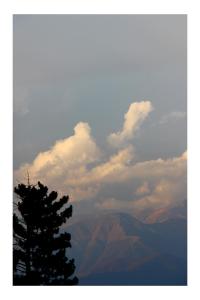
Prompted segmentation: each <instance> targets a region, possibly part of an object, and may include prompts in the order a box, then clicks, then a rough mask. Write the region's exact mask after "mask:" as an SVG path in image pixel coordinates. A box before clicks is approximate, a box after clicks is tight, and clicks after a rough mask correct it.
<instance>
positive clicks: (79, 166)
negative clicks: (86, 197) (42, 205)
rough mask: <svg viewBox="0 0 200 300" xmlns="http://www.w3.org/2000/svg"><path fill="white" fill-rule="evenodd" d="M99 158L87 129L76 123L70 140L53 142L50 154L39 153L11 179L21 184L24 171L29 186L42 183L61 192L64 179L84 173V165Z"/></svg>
mask: <svg viewBox="0 0 200 300" xmlns="http://www.w3.org/2000/svg"><path fill="white" fill-rule="evenodd" d="M100 156H101V154H100V150H99V148H98V147H97V145H96V143H95V141H94V139H93V138H92V136H91V129H90V127H89V125H88V124H87V123H83V122H80V123H78V124H77V125H76V126H75V128H74V135H73V136H71V137H68V138H66V139H63V140H59V141H57V142H56V143H55V144H54V145H53V147H52V148H51V149H50V150H48V151H45V152H41V153H39V154H38V155H37V156H36V158H35V160H34V161H33V162H32V163H31V164H24V165H22V166H21V167H20V169H19V170H17V171H16V172H15V177H16V178H17V179H18V180H24V177H25V176H26V174H27V171H28V172H29V174H30V177H31V180H32V181H33V182H35V181H37V180H42V181H45V182H46V183H48V184H51V185H54V186H57V187H58V188H59V189H61V190H63V189H64V186H65V182H66V181H67V179H69V178H71V177H76V176H77V174H78V176H80V175H81V174H82V173H85V169H86V167H87V165H88V164H90V163H94V162H96V161H98V160H99V159H100Z"/></svg>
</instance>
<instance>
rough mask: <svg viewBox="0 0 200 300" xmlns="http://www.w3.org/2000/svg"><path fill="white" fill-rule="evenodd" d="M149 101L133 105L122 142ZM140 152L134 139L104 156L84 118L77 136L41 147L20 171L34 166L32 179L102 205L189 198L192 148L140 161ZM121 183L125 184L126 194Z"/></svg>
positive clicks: (138, 205)
mask: <svg viewBox="0 0 200 300" xmlns="http://www.w3.org/2000/svg"><path fill="white" fill-rule="evenodd" d="M145 103H146V102H143V104H142V105H141V106H140V105H139V104H138V103H137V105H136V107H137V109H136V108H135V106H132V107H134V109H133V108H131V109H129V111H128V113H127V114H126V117H125V124H124V129H123V131H122V133H119V134H117V135H116V136H118V137H119V139H120V142H121V141H122V140H123V139H122V138H121V136H122V134H124V133H123V132H129V133H130V135H127V138H128V136H131V135H133V134H134V131H135V130H136V128H138V126H139V124H140V123H141V122H142V120H144V118H145V116H147V114H148V112H149V111H150V110H151V104H150V102H148V103H149V104H147V103H146V104H145ZM144 108H145V109H144ZM136 111H137V112H136ZM130 112H131V113H130ZM133 115H134V116H137V118H136V117H134V118H135V119H134V120H135V121H134V122H132V121H131V120H132V117H133ZM130 116H132V117H130ZM136 119H137V121H136ZM130 123H131V124H132V125H130ZM128 124H129V125H130V131H128ZM118 142H119V141H118ZM123 142H124V141H123ZM134 157H135V156H134V148H133V146H131V145H127V146H126V147H124V148H123V149H121V150H119V151H118V152H117V153H115V154H113V155H111V156H110V157H106V156H105V155H104V156H103V155H102V152H101V151H100V149H99V148H98V146H97V145H96V142H95V140H94V138H93V137H92V135H91V129H90V126H89V125H88V124H87V123H82V122H80V123H78V124H77V125H76V126H75V128H74V134H73V135H72V136H70V137H68V138H65V139H63V140H59V141H57V142H56V143H55V144H54V145H53V146H52V148H51V149H49V150H47V151H44V152H41V153H39V154H38V155H37V156H36V158H35V159H34V161H33V162H32V163H29V164H24V165H22V166H21V167H20V168H19V169H18V170H16V171H15V173H14V174H15V178H16V179H17V180H18V181H25V180H26V174H27V171H28V172H29V174H30V179H31V182H32V183H35V182H37V181H38V180H40V181H41V182H43V183H45V184H47V185H48V186H49V187H50V189H55V190H58V191H59V192H61V194H66V193H67V194H69V195H70V198H71V201H74V202H77V201H84V200H92V199H93V201H94V202H93V203H94V205H96V206H97V207H101V208H118V209H127V210H129V211H131V210H132V211H133V212H141V211H142V210H146V209H149V210H151V209H153V208H159V207H163V206H166V205H168V206H176V205H177V203H179V201H183V200H184V198H185V197H186V194H187V192H186V173H187V152H184V153H183V154H182V155H180V156H178V157H174V158H169V159H161V158H159V159H155V160H150V161H142V162H140V161H139V162H136V161H135V160H134ZM116 187H117V188H116ZM120 187H123V188H124V193H125V194H126V195H125V196H126V197H124V193H123V192H120V190H119V189H120ZM102 197H103V199H102ZM127 199H128V200H127Z"/></svg>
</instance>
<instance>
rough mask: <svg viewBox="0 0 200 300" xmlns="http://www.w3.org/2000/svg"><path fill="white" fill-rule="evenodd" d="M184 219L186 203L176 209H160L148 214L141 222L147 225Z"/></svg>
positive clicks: (185, 216)
mask: <svg viewBox="0 0 200 300" xmlns="http://www.w3.org/2000/svg"><path fill="white" fill-rule="evenodd" d="M177 218H180V219H186V218H187V203H186V201H184V202H183V204H182V205H179V206H176V207H162V208H159V209H156V210H154V211H153V212H152V213H150V214H148V215H147V216H146V217H145V218H144V219H143V221H144V222H145V223H148V224H153V223H162V222H165V221H167V220H170V219H177Z"/></svg>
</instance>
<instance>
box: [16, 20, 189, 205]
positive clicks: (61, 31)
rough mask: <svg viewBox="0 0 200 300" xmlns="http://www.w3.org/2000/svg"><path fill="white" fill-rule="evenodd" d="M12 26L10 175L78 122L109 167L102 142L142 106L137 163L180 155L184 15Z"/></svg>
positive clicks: (182, 141) (182, 140)
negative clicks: (145, 108) (145, 109)
mask: <svg viewBox="0 0 200 300" xmlns="http://www.w3.org/2000/svg"><path fill="white" fill-rule="evenodd" d="M13 23H14V169H15V170H18V169H19V168H20V167H21V166H22V164H24V163H28V164H31V163H32V161H33V160H34V159H35V157H36V156H37V155H38V153H39V152H44V151H47V150H48V149H49V148H51V147H52V146H53V145H54V144H55V142H56V141H58V140H60V139H65V138H67V137H70V136H73V128H74V127H75V126H76V124H77V123H79V122H86V123H88V124H89V126H90V127H91V135H92V137H93V138H94V140H95V142H96V144H97V145H98V147H99V148H100V149H101V152H103V157H104V159H103V161H104V162H105V161H106V159H107V160H109V157H110V156H112V155H114V152H113V149H112V147H110V146H109V145H108V142H107V138H108V136H109V135H110V134H111V133H113V132H118V131H120V130H121V129H122V127H123V122H124V114H125V113H126V112H127V111H128V110H129V107H130V105H131V103H133V102H140V101H144V100H148V101H150V102H151V104H152V106H153V110H152V111H151V112H150V113H149V114H148V117H146V118H145V121H144V123H142V124H141V126H140V129H139V130H137V132H136V133H135V134H134V139H133V140H129V144H130V145H132V146H134V152H135V157H136V160H137V161H140V162H142V161H150V160H156V159H158V158H162V159H165V160H167V159H170V158H173V157H179V156H181V155H182V153H183V152H184V151H185V150H186V148H187V142H186V111H187V107H186V106H187V102H186V101H187V99H186V79H187V78H186V76H187V74H186V71H187V70H186V67H187V64H186V56H187V53H186V46H187V45H186V38H187V37H186V16H184V15H24V16H23V15H15V16H14V21H13ZM91 163H97V162H91ZM165 179H166V178H165ZM136 181H137V180H136ZM152 184H153V183H149V185H152ZM114 185H116V182H115V183H113V189H114ZM124 186H125V185H124ZM129 186H130V185H129ZM108 187H109V185H108V186H105V185H104V186H103V187H102V194H101V195H103V197H106V195H105V194H106V192H105V191H106V190H107V189H108ZM115 189H116V190H117V187H115ZM127 190H129V188H128V186H127ZM112 197H114V196H112V195H111V196H110V195H109V199H110V198H112ZM181 197H182V194H181ZM100 198H102V196H101V197H100ZM127 198H130V197H129V196H127ZM109 201H110V200H109Z"/></svg>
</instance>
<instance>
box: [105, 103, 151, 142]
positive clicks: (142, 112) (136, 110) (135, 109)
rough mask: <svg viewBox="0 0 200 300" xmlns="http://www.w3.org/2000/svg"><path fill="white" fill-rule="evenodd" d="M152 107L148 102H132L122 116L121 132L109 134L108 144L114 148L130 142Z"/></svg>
mask: <svg viewBox="0 0 200 300" xmlns="http://www.w3.org/2000/svg"><path fill="white" fill-rule="evenodd" d="M152 109H153V107H152V104H151V102H150V101H142V102H134V103H132V104H131V105H130V106H129V109H128V112H127V113H126V114H125V115H124V124H123V128H122V130H121V131H118V132H117V133H111V134H110V135H109V137H108V142H109V143H110V144H111V145H112V146H114V147H120V146H123V145H124V144H126V143H127V142H128V141H130V140H131V139H132V138H133V137H134V134H135V132H136V130H137V129H138V128H139V127H140V125H141V124H142V122H143V121H144V120H145V119H146V117H147V116H148V114H149V113H150V112H151V111H152Z"/></svg>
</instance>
